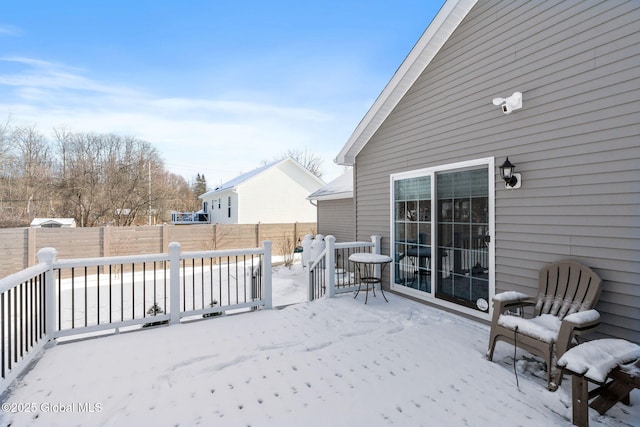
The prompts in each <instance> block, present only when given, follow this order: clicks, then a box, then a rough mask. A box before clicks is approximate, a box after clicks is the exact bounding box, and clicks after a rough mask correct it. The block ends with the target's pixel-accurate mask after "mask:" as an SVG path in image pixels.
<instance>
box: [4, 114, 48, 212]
mask: <svg viewBox="0 0 640 427" xmlns="http://www.w3.org/2000/svg"><path fill="white" fill-rule="evenodd" d="M11 140H12V145H13V147H14V150H15V153H16V155H15V161H14V166H15V169H16V173H17V175H18V178H17V179H15V181H14V182H15V183H16V189H17V191H18V197H20V198H22V200H23V201H24V202H26V203H24V204H23V209H24V211H23V212H22V214H23V215H25V216H27V217H30V216H46V215H47V213H48V211H50V210H52V209H53V207H52V206H49V205H51V202H52V200H51V164H52V162H51V157H50V151H49V145H48V144H47V140H46V138H45V137H44V135H42V134H41V133H40V132H39V131H38V130H37V129H36V127H35V125H25V126H21V127H18V128H15V129H14V130H13V132H12V135H11Z"/></svg>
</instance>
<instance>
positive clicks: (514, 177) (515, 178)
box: [500, 157, 522, 190]
mask: <svg viewBox="0 0 640 427" xmlns="http://www.w3.org/2000/svg"><path fill="white" fill-rule="evenodd" d="M515 171H516V165H514V164H513V163H511V162H510V161H509V158H508V157H507V160H505V161H504V163H503V164H502V165H501V166H500V176H501V177H502V179H504V187H505V188H508V189H510V190H511V189H515V188H520V186H521V185H522V175H520V174H519V173H516V172H515Z"/></svg>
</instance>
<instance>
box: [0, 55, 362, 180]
mask: <svg viewBox="0 0 640 427" xmlns="http://www.w3.org/2000/svg"><path fill="white" fill-rule="evenodd" d="M0 61H9V62H12V63H13V64H14V65H18V66H22V67H24V68H25V70H23V71H20V72H13V73H11V74H0V99H4V101H5V102H4V103H2V101H0V114H2V113H1V112H2V111H6V113H7V115H11V117H12V121H14V122H29V123H34V124H36V125H37V126H38V128H39V129H40V130H41V131H42V132H48V131H49V130H50V129H52V128H54V127H58V128H59V127H65V128H67V129H69V130H71V131H77V132H99V133H103V132H113V133H118V134H126V135H132V136H135V137H137V138H140V139H144V140H146V141H149V142H150V143H152V144H153V145H154V147H156V148H157V149H158V150H159V152H160V153H161V155H162V157H163V158H164V159H165V161H166V165H167V168H168V169H169V170H171V171H172V172H175V173H179V174H182V175H183V176H185V177H186V178H187V179H190V178H191V177H193V176H195V174H196V173H204V174H205V176H207V178H208V179H209V180H210V181H211V182H216V183H217V182H218V181H225V180H228V179H231V178H233V177H234V176H236V175H237V174H239V173H242V172H246V171H249V170H251V169H253V168H255V167H258V166H260V165H261V162H262V161H264V160H272V159H273V158H274V157H275V156H277V155H279V154H280V153H283V152H286V151H287V150H288V149H304V148H307V149H309V150H311V151H313V152H314V153H316V154H318V155H320V156H321V157H323V159H324V165H325V172H326V175H327V176H326V178H327V179H328V178H332V177H334V176H335V175H337V173H339V171H338V170H337V169H336V168H334V167H333V165H332V159H333V157H334V156H335V154H336V153H337V152H338V151H339V149H340V147H341V146H342V143H343V142H344V141H345V140H346V138H347V137H348V134H347V132H349V131H351V129H348V127H349V126H350V123H352V122H353V123H355V120H356V118H355V117H353V118H349V117H344V115H338V114H335V113H333V112H327V111H322V110H320V109H311V108H307V107H300V108H299V107H297V106H295V105H276V104H275V103H269V102H268V101H264V96H261V97H260V99H263V101H261V102H250V101H244V100H235V99H199V98H180V97H162V96H161V94H149V93H145V92H143V91H140V90H137V89H135V88H130V87H126V86H123V85H119V84H112V82H101V81H96V80H94V79H91V78H90V77H86V76H85V72H84V70H80V69H74V68H71V67H67V66H64V65H61V64H54V63H51V62H47V61H41V60H37V59H30V58H15V57H14V58H0ZM3 86H4V89H3ZM7 89H8V90H7ZM3 92H5V93H7V95H2V94H3ZM247 98H248V97H247Z"/></svg>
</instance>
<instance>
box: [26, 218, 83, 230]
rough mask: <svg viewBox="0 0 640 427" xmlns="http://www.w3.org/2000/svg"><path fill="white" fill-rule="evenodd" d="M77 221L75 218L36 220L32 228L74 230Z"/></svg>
mask: <svg viewBox="0 0 640 427" xmlns="http://www.w3.org/2000/svg"><path fill="white" fill-rule="evenodd" d="M75 226H76V220H75V219H73V218H34V219H33V221H31V227H32V228H73V227H75Z"/></svg>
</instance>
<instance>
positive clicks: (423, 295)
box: [389, 157, 496, 320]
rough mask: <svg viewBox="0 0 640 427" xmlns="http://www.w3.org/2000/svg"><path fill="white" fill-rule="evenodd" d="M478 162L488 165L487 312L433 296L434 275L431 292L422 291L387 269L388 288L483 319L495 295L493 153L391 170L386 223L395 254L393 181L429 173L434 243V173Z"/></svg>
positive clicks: (433, 239)
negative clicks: (425, 166) (477, 157)
mask: <svg viewBox="0 0 640 427" xmlns="http://www.w3.org/2000/svg"><path fill="white" fill-rule="evenodd" d="M480 166H487V184H488V189H489V194H488V199H489V200H488V201H489V207H488V209H489V236H490V241H489V248H488V249H489V264H490V268H489V301H487V302H488V303H489V312H488V313H484V312H481V311H478V310H474V309H471V308H468V307H464V306H462V305H459V304H455V303H452V302H449V301H445V300H442V299H439V298H436V296H435V283H433V277H432V278H431V280H432V283H431V292H424V291H419V290H417V289H413V288H409V287H407V286H403V285H399V284H396V283H395V268H391V269H390V270H391V272H390V277H391V283H390V286H391V289H392V290H394V291H395V292H398V293H401V294H405V295H408V296H411V297H413V298H416V299H420V300H424V301H427V302H429V303H433V304H435V305H438V306H442V307H445V308H447V309H451V310H454V311H457V312H461V313H464V314H467V315H470V316H473V317H477V318H481V319H483V320H491V316H492V315H493V304H492V303H491V301H492V300H493V297H494V295H495V289H496V280H495V266H496V260H495V237H494V236H495V188H496V187H495V158H494V157H485V158H480V159H474V160H467V161H463V162H457V163H449V164H445V165H438V166H433V167H428V168H423V169H415V170H411V171H406V172H398V173H394V174H391V175H390V177H389V185H390V191H389V206H390V209H389V211H390V212H389V224H390V230H389V236H391V239H392V241H391V244H390V245H389V247H390V251H391V256H392V257H394V256H395V244H394V243H393V238H394V237H393V236H395V235H396V234H395V212H394V209H395V203H394V196H395V194H394V191H395V185H394V183H395V181H398V180H402V179H410V178H419V177H424V176H429V177H430V183H431V212H432V218H431V247H436V246H437V245H436V241H437V240H436V239H437V230H436V228H437V214H436V212H437V209H436V203H437V197H434V195H436V194H437V192H436V174H437V173H442V172H452V171H455V170H460V169H469V168H473V167H480Z"/></svg>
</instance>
